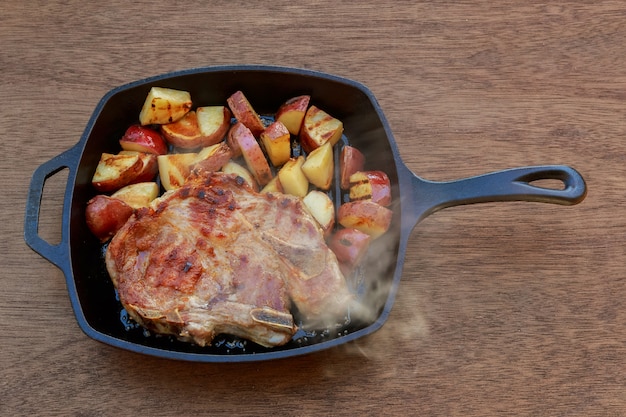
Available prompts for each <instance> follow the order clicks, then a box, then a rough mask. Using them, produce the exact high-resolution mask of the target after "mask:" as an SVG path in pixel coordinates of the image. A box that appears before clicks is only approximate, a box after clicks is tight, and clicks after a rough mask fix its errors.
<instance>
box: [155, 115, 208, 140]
mask: <svg viewBox="0 0 626 417" xmlns="http://www.w3.org/2000/svg"><path fill="white" fill-rule="evenodd" d="M161 132H163V136H164V137H165V139H166V140H167V141H168V142H169V143H171V144H172V145H174V146H176V147H177V148H182V149H196V148H199V147H201V146H204V145H203V143H204V142H205V139H206V138H205V137H204V136H203V135H202V132H201V131H200V127H199V126H198V116H197V114H196V112H195V111H193V110H191V111H189V112H188V113H187V114H185V115H184V116H183V117H182V118H180V119H178V120H177V121H175V122H172V123H166V124H164V125H161Z"/></svg>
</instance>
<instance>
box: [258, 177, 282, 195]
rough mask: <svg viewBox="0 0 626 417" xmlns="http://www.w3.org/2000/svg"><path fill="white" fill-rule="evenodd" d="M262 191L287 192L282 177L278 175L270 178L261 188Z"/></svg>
mask: <svg viewBox="0 0 626 417" xmlns="http://www.w3.org/2000/svg"><path fill="white" fill-rule="evenodd" d="M261 192H262V193H283V194H284V193H285V189H284V188H283V185H282V184H281V183H280V178H279V177H278V175H276V176H275V177H274V178H272V179H271V180H270V182H268V183H267V184H265V187H263V189H262V190H261Z"/></svg>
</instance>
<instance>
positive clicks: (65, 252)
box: [24, 145, 81, 271]
mask: <svg viewBox="0 0 626 417" xmlns="http://www.w3.org/2000/svg"><path fill="white" fill-rule="evenodd" d="M80 152H81V149H80V147H79V146H78V145H76V146H74V147H72V148H70V149H68V150H67V151H65V152H63V153H62V154H60V155H57V156H55V157H54V158H52V159H50V160H49V161H47V162H45V163H43V164H42V165H40V166H39V167H38V168H37V169H36V170H35V172H34V173H33V176H32V178H31V181H30V187H29V189H28V197H27V200H26V215H25V218H24V240H25V241H26V244H28V246H30V247H31V249H33V250H34V251H35V252H37V253H39V254H40V255H41V256H43V257H44V258H46V259H47V260H48V261H50V262H52V263H53V264H54V265H56V266H57V267H59V268H60V269H62V270H63V271H65V270H66V266H67V265H68V261H69V258H68V256H69V249H68V222H69V205H70V200H71V192H70V189H71V187H70V182H71V179H72V178H74V173H75V172H76V169H77V166H78V160H79V157H80ZM65 168H68V169H69V175H68V184H67V185H66V187H65V194H64V197H63V218H62V228H61V241H60V242H59V243H58V244H55V245H53V244H51V243H49V242H47V241H46V240H44V239H42V238H41V236H39V213H40V209H41V198H42V195H43V190H44V186H45V183H46V181H47V180H48V178H50V177H51V176H53V175H54V174H56V173H58V172H59V171H61V170H62V169H65Z"/></svg>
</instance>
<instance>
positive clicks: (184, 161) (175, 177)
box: [157, 153, 198, 191]
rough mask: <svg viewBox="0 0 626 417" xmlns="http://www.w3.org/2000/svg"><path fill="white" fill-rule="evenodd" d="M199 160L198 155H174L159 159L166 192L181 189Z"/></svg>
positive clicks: (160, 172) (162, 183)
mask: <svg viewBox="0 0 626 417" xmlns="http://www.w3.org/2000/svg"><path fill="white" fill-rule="evenodd" d="M197 158H198V154H197V153H174V154H168V155H159V156H158V157H157V162H158V165H159V178H160V179H161V185H162V186H163V188H164V189H165V191H170V190H174V189H176V188H180V187H181V186H182V185H183V184H184V183H185V181H186V180H187V177H188V176H189V174H190V173H191V169H192V168H193V164H195V163H196V160H197Z"/></svg>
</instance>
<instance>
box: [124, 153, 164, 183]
mask: <svg viewBox="0 0 626 417" xmlns="http://www.w3.org/2000/svg"><path fill="white" fill-rule="evenodd" d="M119 155H137V156H139V159H141V162H142V163H143V166H142V167H141V170H140V171H139V173H138V174H137V177H136V178H135V179H134V180H133V181H132V182H131V184H134V183H138V182H149V181H152V180H154V178H155V177H156V176H157V174H158V173H159V164H158V163H157V158H158V155H155V154H152V153H145V152H137V151H120V152H119Z"/></svg>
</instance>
